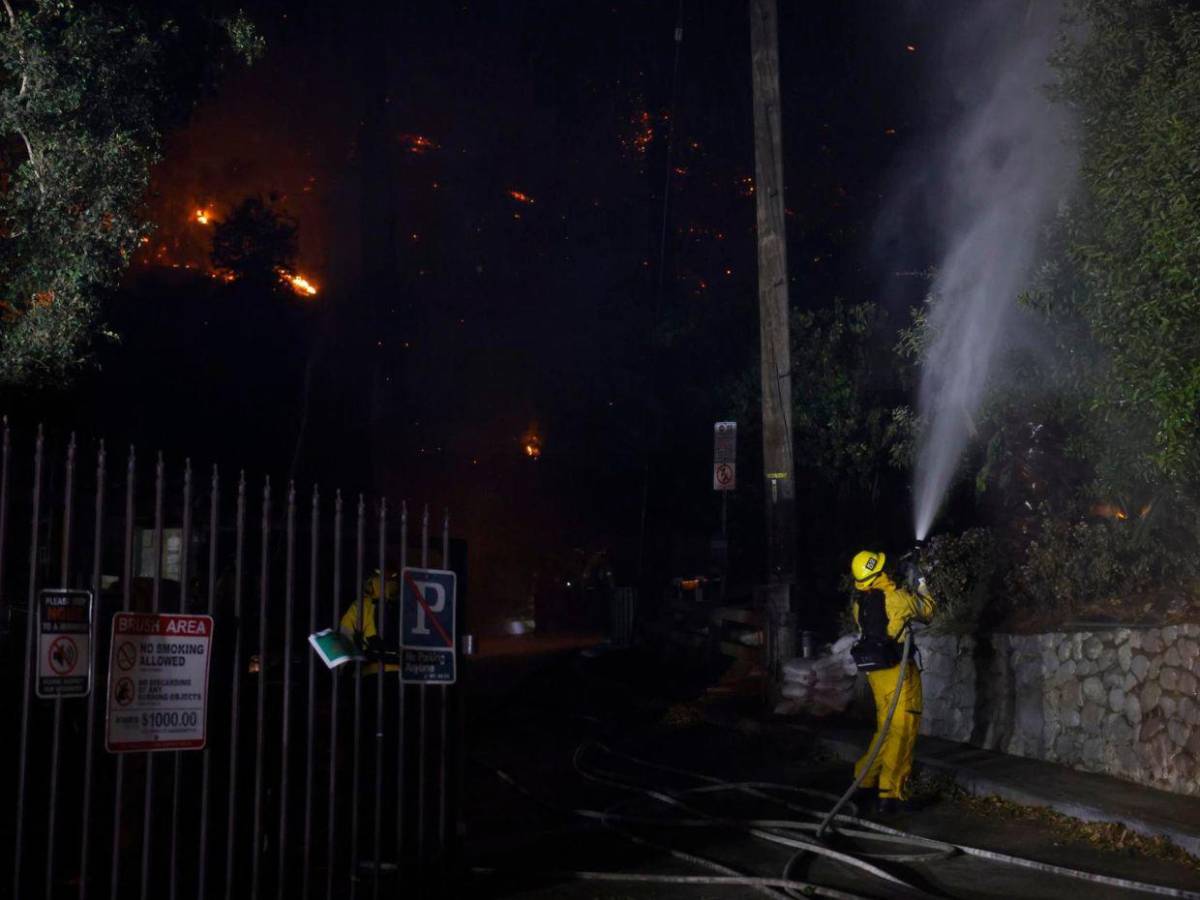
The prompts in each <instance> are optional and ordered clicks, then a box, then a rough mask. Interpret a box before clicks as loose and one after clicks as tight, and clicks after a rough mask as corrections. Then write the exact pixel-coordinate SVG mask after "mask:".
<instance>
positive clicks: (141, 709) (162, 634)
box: [104, 612, 263, 753]
mask: <svg viewBox="0 0 1200 900" xmlns="http://www.w3.org/2000/svg"><path fill="white" fill-rule="evenodd" d="M212 632H213V620H212V616H183V615H171V614H165V613H164V614H158V613H128V612H119V613H117V614H116V615H115V616H114V617H113V626H112V649H111V651H110V653H109V659H108V712H107V715H106V716H105V728H104V742H105V746H106V747H107V748H108V752H109V753H132V752H137V751H142V750H201V749H203V748H204V742H205V732H206V728H207V723H208V669H209V662H210V660H211V657H212ZM259 677H260V678H261V677H263V673H261V672H260V673H259Z"/></svg>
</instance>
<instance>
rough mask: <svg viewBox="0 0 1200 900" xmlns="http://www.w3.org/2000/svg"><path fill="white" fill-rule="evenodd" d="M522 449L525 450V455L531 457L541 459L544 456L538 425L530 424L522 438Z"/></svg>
mask: <svg viewBox="0 0 1200 900" xmlns="http://www.w3.org/2000/svg"><path fill="white" fill-rule="evenodd" d="M521 449H522V450H523V451H525V455H526V456H528V457H529V458H530V459H533V460H537V459H541V456H542V439H541V437H540V436H539V435H538V433H537V431H536V426H530V428H529V430H528V431H526V432H525V435H524V437H522V438H521Z"/></svg>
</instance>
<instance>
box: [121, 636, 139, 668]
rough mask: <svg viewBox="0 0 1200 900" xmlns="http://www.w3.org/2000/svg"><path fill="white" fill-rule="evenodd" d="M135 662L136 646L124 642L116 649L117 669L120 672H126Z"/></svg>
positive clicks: (130, 642) (129, 642)
mask: <svg viewBox="0 0 1200 900" xmlns="http://www.w3.org/2000/svg"><path fill="white" fill-rule="evenodd" d="M136 662H137V645H136V644H134V643H133V642H132V641H126V642H125V643H123V644H122V645H121V646H120V647H118V648H117V667H118V668H120V670H121V671H122V672H128V671H129V670H130V669H132V668H133V666H134V663H136Z"/></svg>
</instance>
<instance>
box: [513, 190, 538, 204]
mask: <svg viewBox="0 0 1200 900" xmlns="http://www.w3.org/2000/svg"><path fill="white" fill-rule="evenodd" d="M506 193H507V194H508V196H510V197H512V198H513V199H514V200H516V201H517V202H518V203H526V204H529V205H530V206H532V205H533V203H534V199H533V198H532V197H530V196H529V195H528V194H526V193H524V192H523V191H517V190H509V191H506Z"/></svg>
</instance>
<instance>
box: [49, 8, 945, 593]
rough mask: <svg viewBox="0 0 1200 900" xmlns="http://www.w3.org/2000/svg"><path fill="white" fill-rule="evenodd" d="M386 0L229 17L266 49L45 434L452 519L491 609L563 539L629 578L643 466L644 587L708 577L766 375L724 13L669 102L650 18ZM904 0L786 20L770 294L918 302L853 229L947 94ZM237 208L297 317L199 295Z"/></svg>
mask: <svg viewBox="0 0 1200 900" xmlns="http://www.w3.org/2000/svg"><path fill="white" fill-rule="evenodd" d="M383 6H384V7H386V8H382V9H369V8H365V7H361V6H355V5H354V4H345V5H339V4H325V3H258V4H254V5H252V6H251V7H250V8H249V12H250V13H251V14H252V16H253V17H254V18H255V19H256V21H258V22H259V23H260V25H261V27H262V29H263V31H264V33H265V35H266V37H267V41H268V47H269V50H268V53H267V55H266V57H265V58H264V59H262V60H261V61H260V62H259V63H258V64H256V65H255V66H254V67H253V68H251V69H248V70H245V71H244V72H242V71H238V72H233V73H231V77H230V78H228V79H227V80H226V81H225V82H224V83H223V85H222V87H221V88H220V90H219V92H218V93H217V94H216V95H214V96H212V97H210V98H208V99H207V100H206V101H204V102H203V103H202V105H201V106H200V107H199V108H198V109H197V110H196V112H195V115H194V116H193V118H192V120H191V121H190V122H189V124H188V125H187V126H186V127H185V128H184V129H183V130H182V131H180V132H178V133H176V134H174V135H172V136H171V137H170V139H169V142H168V145H167V149H166V154H165V159H164V161H163V162H162V163H161V165H160V166H159V167H158V169H157V170H156V172H155V176H154V187H153V192H152V196H151V197H150V199H149V202H148V216H149V217H150V218H151V219H152V220H153V221H154V222H155V223H156V225H157V226H158V231H157V232H156V233H155V234H154V236H153V237H152V239H151V242H150V244H149V245H148V246H147V248H146V250H145V251H144V255H143V256H142V257H141V258H139V260H138V261H137V262H136V264H135V265H134V267H133V268H132V269H131V272H130V275H129V276H128V277H127V279H126V281H125V284H124V286H123V289H122V291H121V293H120V295H119V296H118V297H117V298H115V300H114V303H113V306H112V320H113V323H114V324H115V325H116V326H117V327H118V329H119V330H122V331H123V333H124V336H125V339H124V341H123V343H122V344H121V345H120V346H118V347H113V348H107V349H105V350H103V351H102V352H101V356H100V360H101V363H102V369H101V371H100V373H99V374H98V375H97V376H96V377H94V378H90V379H84V380H83V383H82V384H81V386H79V387H77V388H76V389H75V390H74V391H73V392H72V393H71V394H70V396H69V397H68V398H65V400H64V402H63V403H62V404H60V405H62V406H63V408H64V409H65V410H66V412H65V415H66V416H70V417H72V419H73V420H74V421H79V420H80V417H81V416H82V417H83V418H84V419H87V420H88V421H90V422H92V423H93V425H92V427H94V428H95V430H96V431H98V432H100V433H106V434H108V435H110V436H111V437H113V438H121V437H123V436H126V435H128V436H129V437H130V438H131V439H134V440H138V441H140V442H143V443H149V444H155V443H157V444H159V445H162V446H163V448H164V450H166V451H167V452H168V453H170V454H173V455H183V454H185V453H187V454H191V455H192V456H193V457H195V458H197V459H205V458H212V459H216V460H219V461H222V462H224V463H225V464H227V465H239V464H241V465H246V466H247V467H249V468H250V469H252V470H256V471H264V470H265V471H268V472H271V473H273V474H276V475H278V476H280V477H282V476H286V475H293V476H294V477H296V478H297V479H298V480H299V481H302V482H309V481H319V482H321V483H323V484H340V485H343V486H345V487H346V488H347V489H348V490H358V489H364V490H368V491H369V490H372V489H373V488H375V487H378V486H382V487H383V488H384V489H385V490H387V492H388V493H389V495H393V496H406V497H411V498H413V499H414V500H416V501H418V502H420V501H425V500H430V501H433V502H436V503H438V504H443V503H448V504H449V505H450V506H451V507H452V509H453V510H454V514H455V522H456V528H455V530H456V532H460V533H462V534H463V536H464V537H466V538H467V539H468V541H469V543H470V544H471V548H472V549H471V553H472V563H473V571H474V573H475V575H476V577H477V579H484V580H486V581H487V582H488V591H486V593H490V594H491V595H492V596H493V597H494V599H495V603H496V605H497V608H500V607H511V606H514V605H516V604H518V603H519V601H520V599H521V598H522V596H523V595H524V594H527V593H528V590H529V584H530V581H531V577H532V576H531V572H532V571H534V570H543V569H544V570H546V571H549V570H550V569H551V568H553V564H549V567H548V564H547V563H546V560H547V559H550V558H558V559H559V560H561V559H563V558H565V557H566V556H567V555H568V554H569V551H570V550H571V549H572V548H576V547H579V548H589V549H593V550H595V549H608V550H610V551H611V552H612V554H613V558H614V562H615V563H616V566H617V570H618V574H619V576H620V577H621V578H622V579H623V580H630V579H632V578H634V577H636V569H637V560H638V557H639V552H638V535H639V533H640V522H641V511H642V504H643V485H644V476H646V475H647V474H648V476H649V481H650V486H651V489H650V491H649V493H648V494H647V495H646V497H647V504H648V507H647V508H648V525H649V532H650V538H649V542H648V551H647V555H648V556H649V557H650V558H651V559H652V560H653V561H654V566H655V571H656V572H658V573H659V574H682V573H683V572H684V570H686V569H688V568H689V567H699V566H700V565H702V562H701V559H700V556H701V554H699V553H698V551H697V550H696V548H697V547H702V546H705V545H706V543H707V541H708V538H709V537H710V535H711V532H712V529H713V528H714V527H715V523H716V516H717V506H716V503H715V501H714V498H713V495H712V492H711V490H710V489H709V488H710V478H711V475H710V469H709V465H710V454H711V428H712V422H713V421H714V420H715V419H720V418H724V417H725V416H726V415H727V414H728V412H727V408H728V399H727V398H728V389H729V385H730V384H731V383H732V382H734V381H735V380H737V378H738V377H739V376H740V375H741V373H744V372H745V371H746V370H748V369H750V370H754V369H756V367H757V341H758V336H757V327H758V326H757V317H756V294H755V291H756V282H755V274H756V273H755V246H754V215H755V211H754V202H755V199H754V194H753V179H752V175H753V172H754V156H753V143H752V128H751V123H752V110H751V83H750V68H749V28H748V24H747V7H746V4H745V3H744V2H704V3H697V2H684V3H683V6H682V10H683V28H684V32H683V34H684V40H683V44H682V48H681V54H680V61H679V67H678V76H677V81H676V82H675V85H676V91H675V97H674V100H673V99H672V83H673V82H672V71H673V62H674V53H675V45H674V41H673V31H674V28H675V24H676V16H677V15H678V13H679V9H680V7H679V6H678V5H677V3H676V2H673V0H663V2H653V3H646V2H630V3H586V2H585V3H561V2H558V3H553V2H542V3H534V2H528V3H519V2H494V3H428V4H417V3H408V4H395V5H390V4H387V5H383ZM916 10H917V6H916V5H915V4H913V5H909V4H879V3H876V2H867V0H860V2H844V3H838V4H820V5H813V4H796V3H782V4H781V22H780V45H781V57H782V75H781V81H782V89H783V94H784V110H783V115H784V150H785V156H786V180H787V190H786V198H785V200H786V206H787V209H788V215H787V224H788V228H789V235H788V238H789V255H790V266H791V281H792V298H793V303H794V304H795V305H799V306H820V305H823V304H826V303H828V302H830V301H831V300H832V299H833V298H834V297H835V296H841V297H843V298H846V299H847V300H851V301H854V302H859V301H862V300H869V299H875V300H880V301H881V302H885V303H886V304H888V305H889V306H891V307H893V308H894V309H897V310H901V311H902V308H903V307H904V306H905V305H907V304H909V303H911V302H913V300H914V299H917V298H919V296H920V291H921V288H922V285H921V284H920V283H914V281H913V279H911V278H908V279H906V278H904V277H902V276H898V275H897V273H902V272H905V271H909V270H913V269H921V268H923V267H925V266H927V265H928V263H929V260H928V259H926V258H925V256H923V253H924V252H925V251H924V248H923V246H922V241H921V236H920V234H919V233H917V234H916V235H914V234H912V233H911V232H910V233H909V234H908V236H907V239H906V240H905V241H904V242H903V243H902V244H896V243H895V242H894V241H892V242H891V243H889V242H888V241H887V240H885V239H881V238H880V235H879V233H878V232H877V229H876V222H877V220H878V217H879V212H880V209H881V208H882V206H883V204H884V202H885V199H884V198H885V194H886V192H887V190H888V185H889V181H890V180H891V179H893V178H894V177H895V174H896V171H897V166H898V164H899V162H900V161H901V160H903V159H904V158H905V157H904V153H905V150H904V148H905V147H908V148H912V147H913V146H914V142H916V143H919V141H916V138H914V135H913V132H914V130H916V129H919V128H923V127H924V128H928V127H932V126H931V123H932V122H933V121H934V119H935V118H936V109H934V112H933V113H931V112H930V107H931V104H930V102H929V98H930V97H931V96H940V97H943V98H944V97H945V96H948V94H947V92H946V91H945V90H944V88H945V87H946V86H945V85H937V84H936V83H933V84H932V87H931V82H932V81H933V79H932V77H931V74H930V73H931V71H936V62H933V61H931V59H930V57H931V56H933V52H932V50H931V49H927V45H929V47H930V48H932V46H933V45H934V44H936V31H935V33H932V34H931V33H930V22H931V21H932V17H931V16H929V15H928V14H926V15H924V16H921V17H918V16H917V14H916ZM668 135H671V144H672V151H671V159H670V166H669V168H670V175H669V176H668V160H667V154H666V148H667V143H668V141H667V139H668ZM916 137H919V135H918V136H916ZM908 152H909V153H911V152H912V151H911V149H909V151H908ZM668 179H669V202H668V204H667V220H666V221H667V228H666V240H665V242H662V241H661V236H662V232H661V229H662V227H663V212H664V202H663V200H664V191H665V190H666V189H667V186H668ZM251 195H263V196H264V197H266V196H271V195H274V196H275V198H276V202H277V203H278V205H279V207H280V208H281V209H283V210H286V211H287V212H288V213H289V214H290V215H292V216H294V217H295V219H296V220H297V222H298V225H299V233H300V253H299V258H298V264H297V269H298V270H299V271H300V272H301V273H303V274H304V275H305V276H306V277H307V278H309V279H311V280H312V281H313V282H315V283H316V284H317V285H318V287H319V292H318V294H317V295H316V296H315V297H312V298H300V297H298V296H295V295H289V294H287V293H286V292H284V293H281V294H278V295H276V296H271V297H264V296H256V295H253V294H252V293H251V292H249V291H248V290H246V289H244V288H243V287H242V286H239V285H236V284H235V285H225V284H222V283H219V282H217V281H215V280H213V279H211V278H209V277H206V276H205V274H204V273H205V270H206V269H207V268H208V263H207V258H206V257H207V250H208V246H209V241H210V240H211V225H204V224H201V223H199V222H198V221H196V216H195V211H196V210H198V209H203V210H206V211H208V212H209V213H211V215H212V216H213V217H214V218H217V219H219V218H220V217H221V216H222V215H224V214H226V213H227V212H228V211H229V210H230V209H231V208H232V207H233V206H234V205H235V204H236V203H237V202H239V201H240V200H241V199H243V198H244V197H247V196H251ZM189 267H193V268H189ZM148 362H149V363H150V365H149V366H148V365H147V363H148ZM148 372H153V375H149V374H148ZM306 384H307V386H308V387H307V389H306ZM131 396H132V397H134V398H136V399H134V400H130V397H131ZM306 398H307V399H306ZM148 406H152V407H153V408H154V409H156V410H157V413H158V414H157V416H156V418H155V421H154V423H153V425H152V426H151V425H150V424H149V422H148V420H147V417H146V415H145V410H146V408H147V407H148ZM305 409H307V415H306V413H305ZM88 416H90V419H88ZM530 433H536V434H537V435H538V437H539V438H540V440H541V442H542V456H541V459H540V460H538V461H536V462H534V461H532V460H530V459H528V458H527V457H526V456H525V455H524V453H523V444H524V443H525V442H526V438H527V437H528V435H529V434H530ZM739 450H740V453H741V462H742V464H743V466H742V477H743V479H746V478H747V477H749V478H751V479H753V478H754V473H755V472H757V470H758V463H757V456H758V448H757V447H756V446H752V445H747V444H743V446H741V447H740V448H739ZM743 512H744V515H743V517H742V518H743V519H744V520H745V521H747V522H757V513H754V514H753V515H751V514H750V513H751V510H749V509H746V510H743ZM743 562H744V564H745V566H746V567H747V568H749V569H753V568H754V567H755V566H756V565H757V562H756V561H755V557H754V556H753V554H749V555H747V556H745V557H744V559H743ZM676 570H677V571H676ZM746 574H747V575H748V576H749V577H750V578H753V577H755V573H754V572H752V571H750V572H747V573H746ZM477 583H478V581H477Z"/></svg>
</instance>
